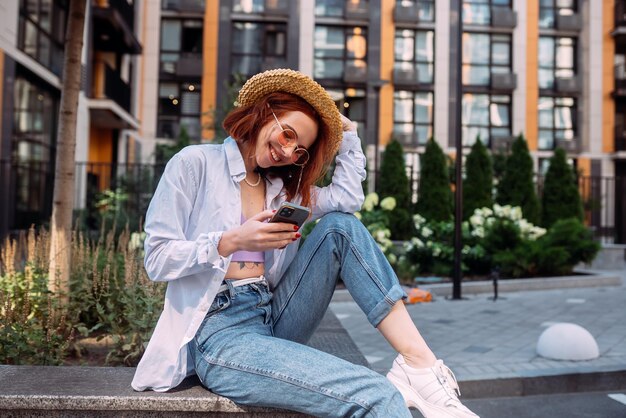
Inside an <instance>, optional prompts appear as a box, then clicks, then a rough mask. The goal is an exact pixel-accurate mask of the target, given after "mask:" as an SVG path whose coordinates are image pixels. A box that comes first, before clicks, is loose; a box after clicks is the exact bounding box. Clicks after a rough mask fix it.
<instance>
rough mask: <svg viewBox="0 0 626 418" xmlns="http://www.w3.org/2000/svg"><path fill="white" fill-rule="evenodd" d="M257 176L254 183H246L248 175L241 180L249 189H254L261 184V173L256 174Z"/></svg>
mask: <svg viewBox="0 0 626 418" xmlns="http://www.w3.org/2000/svg"><path fill="white" fill-rule="evenodd" d="M257 174H258V175H259V178H258V179H257V181H256V183H250V182H249V181H248V174H247V173H246V177H244V178H243V181H245V182H246V184H247V185H248V186H250V187H256V186H258V185H259V184H260V183H261V173H257Z"/></svg>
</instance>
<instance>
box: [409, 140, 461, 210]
mask: <svg viewBox="0 0 626 418" xmlns="http://www.w3.org/2000/svg"><path fill="white" fill-rule="evenodd" d="M452 207H453V206H452V191H451V190H450V178H449V176H448V168H447V164H446V156H445V154H444V153H443V150H442V149H441V147H440V146H439V144H437V142H435V140H433V139H431V140H429V141H428V143H427V144H426V149H425V151H424V153H423V154H422V155H420V179H419V192H418V200H417V205H416V211H417V213H418V214H420V215H421V216H422V217H424V218H425V219H428V220H432V221H447V220H449V219H451V218H452Z"/></svg>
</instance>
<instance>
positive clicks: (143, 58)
mask: <svg viewBox="0 0 626 418" xmlns="http://www.w3.org/2000/svg"><path fill="white" fill-rule="evenodd" d="M455 2H458V4H459V7H460V8H461V19H460V20H461V23H460V24H457V23H455V22H457V21H458V19H456V16H455V15H454V10H451V6H452V5H454V4H455ZM14 3H16V2H13V1H10V0H2V1H1V2H0V4H1V5H2V7H3V8H4V10H3V12H4V15H3V16H6V19H7V20H10V21H11V22H10V25H8V27H7V28H5V29H4V31H3V32H2V37H1V38H0V42H2V44H0V49H2V57H3V58H2V59H3V61H1V62H2V64H1V65H2V71H3V72H4V74H5V77H4V80H5V81H4V84H3V86H2V104H1V106H2V114H3V119H2V121H3V123H2V128H1V129H2V142H1V151H0V159H1V160H3V161H6V160H12V161H14V160H15V158H17V157H18V156H25V158H26V159H30V160H35V161H39V160H41V161H45V164H44V165H45V170H48V171H47V173H49V172H50V170H51V166H50V162H51V161H53V158H52V156H53V153H54V143H55V140H54V132H55V130H54V124H55V123H56V118H54V117H52V115H53V114H54V111H53V112H48V111H46V112H42V111H41V110H39V112H40V113H41V114H44V115H45V116H47V119H46V118H42V119H41V123H39V124H38V125H37V127H36V128H35V127H30V128H29V129H30V131H29V132H28V134H26V133H24V132H22V131H21V130H20V129H21V126H22V124H24V123H26V122H22V121H21V119H20V120H19V121H18V118H17V116H16V115H18V114H22V113H23V112H26V113H27V114H29V115H31V114H33V115H34V114H36V113H37V112H38V110H37V109H55V106H58V100H59V97H60V95H59V86H60V82H59V75H60V74H57V73H58V71H59V70H58V69H59V62H62V61H58V56H57V55H58V50H59V49H61V50H62V42H61V40H62V35H61V34H60V33H57V32H55V23H52V24H51V25H50V26H49V27H48V26H46V25H47V24H43V23H41V22H43V21H44V20H45V19H43V20H42V18H41V17H36V16H35V15H33V14H32V13H31V12H30V11H29V10H30V9H29V8H30V5H37V10H43V9H44V8H45V7H44V5H50V4H53V5H54V6H53V7H54V8H56V9H58V10H60V11H61V12H52V14H53V15H55V13H56V15H55V16H57V15H59V16H62V11H63V10H66V7H67V6H66V3H65V2H63V1H51V0H23V1H21V2H19V3H20V4H19V6H18V5H14ZM625 4H626V2H624V1H623V0H619V1H618V0H598V1H595V0H594V1H591V0H436V1H435V0H398V1H393V0H291V1H288V0H143V1H141V2H137V1H135V2H132V1H128V0H91V1H90V9H89V13H90V14H89V19H88V24H87V26H86V29H85V33H86V38H85V39H86V40H89V42H86V47H85V53H84V54H83V55H84V63H85V66H86V80H85V83H86V84H85V90H84V97H81V106H82V107H81V109H82V110H81V113H80V114H81V115H82V119H81V121H80V122H79V131H80V132H81V134H80V135H79V139H80V144H79V146H78V150H77V157H76V158H77V161H78V162H90V163H105V162H110V163H112V164H111V167H113V166H114V165H115V164H119V163H128V162H142V163H148V162H153V161H154V159H155V156H156V152H155V149H156V145H157V144H161V143H162V144H171V143H173V141H175V140H176V138H179V137H180V136H181V132H182V131H183V130H184V132H186V134H187V135H188V136H189V137H191V138H192V140H198V141H200V140H202V141H211V140H216V139H218V140H219V139H222V138H221V137H222V136H223V133H222V132H220V129H219V120H220V118H221V116H223V114H224V112H225V111H227V109H229V108H231V107H232V105H233V103H232V102H233V100H234V99H233V97H234V93H236V89H237V87H238V85H239V84H240V83H241V82H242V80H245V79H246V78H247V77H249V76H251V75H253V74H256V73H258V72H259V71H262V70H265V69H270V68H280V67H289V68H293V69H297V70H300V71H302V72H304V73H306V74H309V75H311V76H312V77H313V78H315V79H316V80H317V81H318V82H319V83H320V84H322V86H324V87H325V88H326V89H328V90H329V92H330V93H331V95H332V97H333V98H334V99H335V101H336V103H337V105H338V107H339V108H340V110H341V111H342V112H343V113H344V114H346V115H347V116H348V117H350V118H351V119H352V120H354V121H356V122H357V123H358V124H359V132H360V135H361V137H362V140H363V146H364V149H366V151H367V155H368V159H369V164H368V168H369V170H370V172H371V173H374V172H375V170H376V167H377V165H378V159H379V155H380V152H381V151H382V150H383V149H384V146H385V144H387V143H388V141H390V140H391V139H392V138H395V139H397V140H399V141H400V142H401V143H402V144H403V146H404V148H405V151H406V152H407V153H406V158H407V163H408V165H409V167H410V168H411V169H412V170H413V171H414V173H418V172H419V159H418V157H417V155H418V153H419V152H420V151H422V150H423V147H424V144H425V143H426V141H427V140H428V139H430V138H434V139H435V140H436V141H437V142H438V143H439V144H440V145H441V146H442V148H443V149H444V150H445V151H446V152H447V153H448V154H450V155H451V156H454V151H455V134H456V131H457V127H458V125H459V124H460V127H461V134H462V141H463V145H464V148H465V151H469V147H470V146H471V145H472V144H473V143H474V141H476V139H477V138H480V140H481V141H483V143H485V144H486V145H487V146H488V147H489V148H491V149H492V150H493V151H498V152H506V150H507V149H508V147H509V146H510V144H511V141H512V139H513V138H514V137H515V136H517V135H520V134H522V135H524V137H525V138H526V139H527V141H528V145H529V148H530V150H531V153H532V155H533V159H534V162H535V169H536V172H537V173H539V174H541V173H544V172H545V170H546V168H547V162H548V159H549V158H550V156H551V155H552V153H553V150H554V149H555V147H562V148H564V149H565V150H566V151H567V153H568V156H569V158H570V160H571V162H572V164H573V165H574V166H575V167H576V169H577V170H578V171H579V172H580V173H581V175H582V176H585V177H590V178H594V179H601V180H600V181H598V182H595V183H592V184H591V183H590V184H591V185H590V187H589V188H588V189H585V190H583V194H584V196H583V198H584V199H585V201H586V202H587V203H588V204H589V205H593V204H596V205H601V206H602V210H601V211H597V213H596V214H595V215H593V216H595V217H599V218H601V219H588V222H589V223H590V224H591V225H596V224H597V225H604V226H608V229H607V231H606V233H602V234H600V235H602V237H603V239H605V240H606V241H613V242H626V202H625V199H626V197H625V196H626V189H625V187H626V184H625V182H626V180H620V179H624V178H626V133H625V132H626V122H625V121H626V117H625V115H626V81H625V80H626V70H625V68H626V58H625V57H626V14H625V9H626V6H625ZM105 6H106V7H105ZM46 7H47V6H46ZM129 8H130V9H129ZM56 9H54V10H56ZM106 10H109V11H110V10H113V11H114V12H113V13H111V14H110V17H107V16H105V13H104V11H106ZM129 14H132V15H133V18H132V24H129V22H128V20H125V22H126V24H125V25H124V24H123V22H121V21H120V23H119V24H116V23H114V21H115V19H116V18H118V17H119V16H128V15H129ZM118 20H120V19H118ZM122 20H123V19H122ZM23 21H24V22H26V23H23ZM29 22H30V23H29ZM38 22H39V23H38ZM106 22H109V23H106ZM57 24H58V22H57ZM106 25H108V26H106ZM33 28H35V29H33ZM34 30H38V32H37V35H36V36H35V35H32V34H31V33H33V31H34ZM42 33H43V35H42ZM33 36H35V38H36V39H38V40H39V39H46V40H47V39H50V42H48V44H50V45H51V46H50V47H48V48H46V47H44V46H42V43H41V41H39V43H35V44H34V46H32V45H31V44H32V42H30V41H25V39H31V38H33ZM107 36H111V37H112V38H114V39H109V40H108V43H107V42H105V39H104V38H106V37H107ZM35 38H33V39H35ZM52 41H55V42H52ZM46 45H47V44H46ZM54 51H57V53H56V55H55V52H54ZM457 51H461V52H462V62H461V66H460V72H459V71H457V66H456V63H455V60H456V57H457ZM42 62H43V63H42ZM55 71H56V72H57V73H55ZM107 75H108V76H109V79H107ZM113 76H115V77H113ZM112 78H115V81H112ZM23 80H27V81H23ZM107 80H108V81H107ZM25 83H30V84H25ZM116 83H117V84H116ZM120 83H121V84H120ZM31 85H32V86H34V87H31ZM107 86H109V87H110V89H109V90H108V91H107V88H106V87H107ZM115 86H120V87H119V88H118V87H115ZM122 92H124V94H123V95H124V97H119V95H120V94H121V93H122ZM128 95H129V96H130V99H127V98H126V96H128ZM33 97H34V98H33ZM39 97H42V99H41V100H40V99H39ZM456 97H459V98H460V101H461V113H460V121H457V119H456V116H455V114H456V106H455V103H456V99H455V98H456ZM83 99H84V100H83ZM107 100H108V101H107ZM105 102H106V103H105ZM129 103H130V104H129ZM16 112H17V113H16ZM20 112H22V113H20ZM33 117H34V116H33ZM28 120H30V119H28ZM25 135H30V136H29V138H31V137H32V138H34V137H35V136H37V135H39V136H37V138H39V139H36V140H35V139H33V140H28V141H26V140H22V139H20V138H22V137H24V136H25ZM24 141H26V142H24ZM29 141H30V142H29ZM33 141H36V142H37V144H40V143H44V144H48V145H46V146H43V145H41V146H39V145H38V148H33V146H30V145H29V146H27V145H20V144H22V143H29V144H30V143H32V142H33ZM46 150H47V151H46ZM44 151H45V152H44ZM46 152H47V153H46ZM20 158H21V157H20ZM46 164H47V165H46ZM44 165H42V170H44V168H43V167H44ZM84 167H85V168H84V171H85V174H84V175H83V177H81V179H82V180H81V181H79V182H78V183H80V184H79V185H78V186H77V197H78V199H77V206H78V207H82V206H84V205H85V204H87V201H88V199H86V197H85V187H84V186H83V185H84V184H85V182H87V181H88V182H91V183H94V182H96V183H97V182H103V181H104V178H105V177H106V175H102V176H98V175H96V174H97V173H96V174H94V172H95V170H92V171H91V173H92V175H91V176H89V180H86V179H87V177H85V176H87V175H89V173H90V172H89V166H87V165H86V166H84ZM103 167H105V165H104V164H103ZM45 170H44V171H45ZM107 174H111V175H113V174H115V173H107ZM371 177H372V179H375V176H371ZM5 178H6V176H3V180H2V184H4V183H7V184H5V185H4V186H2V189H0V190H2V193H4V194H3V195H2V196H6V198H10V197H11V196H15V199H16V200H15V205H14V206H15V207H10V208H5V206H7V205H3V209H2V210H3V211H5V213H4V215H6V216H9V218H11V217H12V218H11V219H12V220H10V221H8V224H7V225H8V226H7V228H9V229H11V228H16V227H23V226H24V225H25V224H26V221H25V220H23V221H20V222H16V219H18V218H20V216H23V215H21V214H19V210H18V209H19V208H21V207H27V206H28V204H26V203H24V202H26V201H32V202H35V203H37V204H39V205H40V207H41V206H44V207H45V205H46V204H48V203H47V202H48V201H49V196H48V195H46V193H48V194H49V193H50V190H49V189H50V188H49V187H45V186H43V185H42V182H43V180H40V181H39V183H37V184H35V183H33V184H30V183H28V184H27V183H26V182H27V181H31V180H26V178H25V177H23V176H18V178H20V182H18V183H15V182H13V183H10V184H9V183H8V182H9V180H6V179H5ZM42 178H45V176H43V177H42ZM605 179H606V181H605ZM33 181H34V180H33ZM35 186H36V187H35ZM98 186H99V187H100V188H102V187H104V186H105V184H100V183H98ZM11 187H13V188H14V189H15V190H9V189H10V188H11ZM370 187H375V182H374V181H372V180H370ZM7 188H8V189H7ZM35 189H37V190H40V192H39V194H38V195H37V194H35V195H33V190H35ZM6 190H9V192H7V191H6ZM33 196H35V197H33ZM20 199H21V200H20ZM29 199H30V200H29ZM46 199H48V200H46ZM18 202H19V203H18ZM35 203H33V204H32V205H35ZM20 205H22V206H20ZM81 205H82V206H81ZM35 206H36V205H35ZM20 210H21V209H20ZM20 219H21V218H20ZM24 219H26V218H24ZM5 229H6V228H5Z"/></svg>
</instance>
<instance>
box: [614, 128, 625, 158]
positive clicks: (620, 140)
mask: <svg viewBox="0 0 626 418" xmlns="http://www.w3.org/2000/svg"><path fill="white" fill-rule="evenodd" d="M619 151H626V132H625V131H624V130H623V129H621V128H620V127H616V128H615V152H619Z"/></svg>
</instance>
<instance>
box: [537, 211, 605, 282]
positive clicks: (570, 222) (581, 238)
mask: <svg viewBox="0 0 626 418" xmlns="http://www.w3.org/2000/svg"><path fill="white" fill-rule="evenodd" d="M540 243H541V245H542V247H543V250H544V251H545V250H547V249H550V248H562V249H563V250H564V252H565V253H566V254H567V258H566V259H565V260H564V264H563V266H562V269H563V271H565V273H566V274H569V273H571V272H572V270H573V269H574V267H575V266H576V264H578V263H581V262H582V263H591V262H592V261H593V259H594V258H595V256H596V255H597V254H598V251H600V244H599V243H598V242H596V241H594V240H593V234H592V233H591V231H589V229H588V228H587V227H585V225H583V223H582V222H581V221H580V220H579V219H576V218H569V219H560V220H558V221H556V222H555V223H554V224H553V225H552V227H551V228H550V229H549V230H548V233H547V234H546V235H545V236H544V237H542V239H541V240H540ZM544 273H545V270H544Z"/></svg>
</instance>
